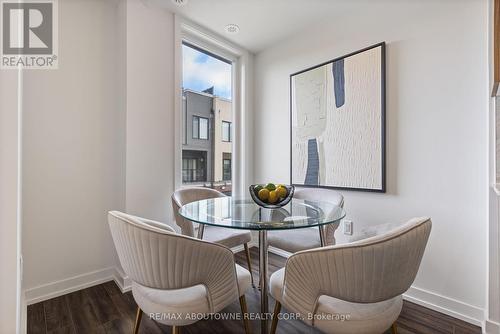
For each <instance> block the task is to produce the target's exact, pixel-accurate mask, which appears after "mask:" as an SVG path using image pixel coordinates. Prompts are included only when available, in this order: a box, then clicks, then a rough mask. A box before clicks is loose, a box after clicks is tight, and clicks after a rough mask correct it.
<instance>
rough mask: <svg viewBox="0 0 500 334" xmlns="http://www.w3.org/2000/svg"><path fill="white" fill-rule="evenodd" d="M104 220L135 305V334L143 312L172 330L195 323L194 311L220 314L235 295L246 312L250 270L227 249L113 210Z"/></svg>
mask: <svg viewBox="0 0 500 334" xmlns="http://www.w3.org/2000/svg"><path fill="white" fill-rule="evenodd" d="M108 222H109V226H110V229H111V235H112V237H113V241H114V243H115V247H116V250H117V253H118V257H119V258H120V263H121V265H122V267H123V270H124V271H125V273H126V274H127V275H128V277H129V278H130V279H131V280H132V293H133V296H134V299H135V301H136V302H137V305H138V309H137V318H136V322H135V326H134V333H138V331H139V325H140V322H141V317H142V313H143V312H145V313H146V314H149V315H151V314H152V315H154V318H153V319H154V320H156V321H157V322H160V323H162V324H165V325H169V326H173V330H172V331H173V333H179V330H180V329H179V326H186V325H189V324H191V323H194V322H196V321H197V317H193V316H192V315H193V314H197V315H198V314H203V315H204V314H210V313H215V312H219V311H220V310H222V309H223V308H224V307H226V306H227V305H229V304H231V303H233V302H234V301H235V300H237V299H239V301H240V305H241V310H242V312H243V313H244V314H245V313H246V312H247V308H246V302H245V295H244V294H245V291H246V290H247V289H248V288H249V287H250V273H249V272H248V270H246V269H244V268H242V267H240V266H238V265H237V264H235V262H234V255H233V252H232V251H231V250H230V249H229V248H227V247H224V246H222V245H217V244H213V243H210V242H206V241H202V240H198V239H195V238H190V237H186V236H183V235H180V234H176V233H175V231H174V230H173V229H172V228H171V227H169V226H167V225H164V224H162V223H158V222H154V221H150V220H147V219H143V218H139V217H135V216H131V215H128V214H125V213H121V212H117V211H111V212H109V214H108ZM174 315H175V316H174ZM246 318H247V317H245V316H243V319H244V325H245V331H246V333H249V330H250V327H249V323H248V320H247V319H246Z"/></svg>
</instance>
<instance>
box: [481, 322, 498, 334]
mask: <svg viewBox="0 0 500 334" xmlns="http://www.w3.org/2000/svg"><path fill="white" fill-rule="evenodd" d="M484 333H485V334H500V323H498V322H495V321H491V320H486V321H485V323H484Z"/></svg>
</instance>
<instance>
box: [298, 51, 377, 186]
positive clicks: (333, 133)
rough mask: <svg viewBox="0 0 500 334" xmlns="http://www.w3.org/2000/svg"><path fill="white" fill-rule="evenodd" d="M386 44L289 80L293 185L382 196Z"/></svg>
mask: <svg viewBox="0 0 500 334" xmlns="http://www.w3.org/2000/svg"><path fill="white" fill-rule="evenodd" d="M383 57H384V44H379V45H377V46H374V47H371V48H368V49H365V50H363V51H360V52H357V53H354V54H351V55H349V56H346V57H343V58H339V59H336V60H334V61H331V62H329V63H326V64H322V65H320V66H316V67H314V68H311V69H308V70H305V71H302V72H299V73H297V74H294V75H292V76H291V122H292V123H291V157H292V161H291V177H292V183H293V184H296V185H306V186H318V187H335V188H349V189H359V190H369V191H385V175H384V173H385V170H384V169H385V168H384V165H385V163H384V155H385V154H384V118H385V117H384V116H385V115H384V105H385V101H384V61H383Z"/></svg>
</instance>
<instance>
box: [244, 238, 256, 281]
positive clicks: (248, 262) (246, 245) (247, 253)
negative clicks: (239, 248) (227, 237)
mask: <svg viewBox="0 0 500 334" xmlns="http://www.w3.org/2000/svg"><path fill="white" fill-rule="evenodd" d="M243 246H244V247H245V255H246V257H247V264H248V271H249V272H250V279H251V280H252V287H254V288H255V283H254V282H253V274H252V260H251V258H250V249H249V248H248V244H247V243H244V244H243Z"/></svg>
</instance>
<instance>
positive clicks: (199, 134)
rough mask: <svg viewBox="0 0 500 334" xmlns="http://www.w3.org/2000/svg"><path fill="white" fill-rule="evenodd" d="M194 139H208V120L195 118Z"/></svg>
mask: <svg viewBox="0 0 500 334" xmlns="http://www.w3.org/2000/svg"><path fill="white" fill-rule="evenodd" d="M193 138H194V139H208V118H205V117H199V116H193Z"/></svg>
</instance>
